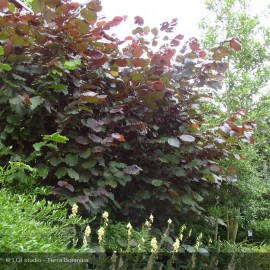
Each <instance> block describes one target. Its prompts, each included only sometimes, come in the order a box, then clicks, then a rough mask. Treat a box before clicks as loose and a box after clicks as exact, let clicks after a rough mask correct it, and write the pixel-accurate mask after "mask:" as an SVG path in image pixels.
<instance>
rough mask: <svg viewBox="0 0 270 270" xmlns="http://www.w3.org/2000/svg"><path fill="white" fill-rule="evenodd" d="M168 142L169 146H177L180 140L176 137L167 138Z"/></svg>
mask: <svg viewBox="0 0 270 270" xmlns="http://www.w3.org/2000/svg"><path fill="white" fill-rule="evenodd" d="M168 144H169V145H171V146H174V147H176V148H179V146H180V141H179V140H178V139H177V138H169V139H168Z"/></svg>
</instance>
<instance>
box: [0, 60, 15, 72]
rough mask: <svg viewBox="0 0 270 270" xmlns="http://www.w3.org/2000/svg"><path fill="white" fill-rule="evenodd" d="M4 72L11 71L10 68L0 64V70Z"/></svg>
mask: <svg viewBox="0 0 270 270" xmlns="http://www.w3.org/2000/svg"><path fill="white" fill-rule="evenodd" d="M1 69H2V70H6V71H10V70H12V67H11V66H10V65H9V64H3V63H1V62H0V70H1Z"/></svg>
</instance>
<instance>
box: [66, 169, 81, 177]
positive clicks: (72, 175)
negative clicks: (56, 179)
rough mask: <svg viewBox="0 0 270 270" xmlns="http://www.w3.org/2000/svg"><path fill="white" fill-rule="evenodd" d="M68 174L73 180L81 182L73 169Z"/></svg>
mask: <svg viewBox="0 0 270 270" xmlns="http://www.w3.org/2000/svg"><path fill="white" fill-rule="evenodd" d="M67 173H68V175H69V177H70V178H73V179H75V180H79V178H80V176H79V174H78V173H77V172H76V171H74V170H73V169H71V168H69V169H67Z"/></svg>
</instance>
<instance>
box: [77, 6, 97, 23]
mask: <svg viewBox="0 0 270 270" xmlns="http://www.w3.org/2000/svg"><path fill="white" fill-rule="evenodd" d="M81 15H82V17H83V18H84V19H85V20H87V21H95V20H96V19H97V13H96V12H95V11H93V10H91V9H87V8H83V9H82V10H81Z"/></svg>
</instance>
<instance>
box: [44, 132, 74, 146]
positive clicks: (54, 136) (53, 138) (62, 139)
mask: <svg viewBox="0 0 270 270" xmlns="http://www.w3.org/2000/svg"><path fill="white" fill-rule="evenodd" d="M43 139H44V140H45V141H53V142H57V143H66V142H67V141H68V140H69V139H68V138H67V137H66V136H62V135H60V134H59V133H58V132H56V133H53V134H51V135H43Z"/></svg>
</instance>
